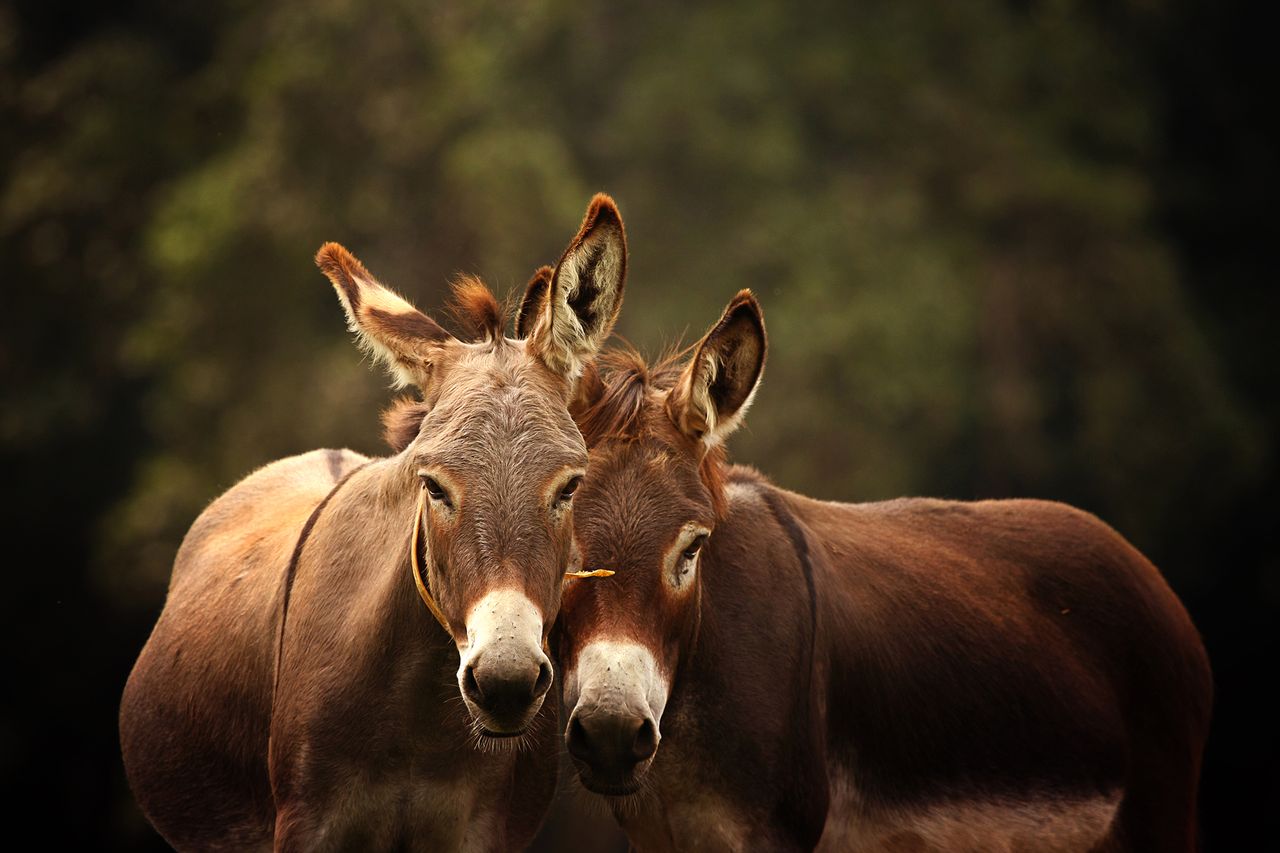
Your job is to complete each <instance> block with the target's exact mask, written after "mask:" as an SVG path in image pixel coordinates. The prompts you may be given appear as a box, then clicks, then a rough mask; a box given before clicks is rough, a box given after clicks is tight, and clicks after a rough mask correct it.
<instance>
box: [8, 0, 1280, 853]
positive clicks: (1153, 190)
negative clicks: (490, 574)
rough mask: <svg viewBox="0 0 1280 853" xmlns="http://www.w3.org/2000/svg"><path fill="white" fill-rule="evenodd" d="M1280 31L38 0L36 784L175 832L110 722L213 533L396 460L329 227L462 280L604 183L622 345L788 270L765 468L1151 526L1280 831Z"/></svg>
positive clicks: (670, 9) (1163, 21)
mask: <svg viewBox="0 0 1280 853" xmlns="http://www.w3.org/2000/svg"><path fill="white" fill-rule="evenodd" d="M1272 41H1273V36H1272V33H1271V31H1270V30H1269V29H1267V28H1265V27H1262V26H1261V25H1260V24H1259V22H1258V21H1257V20H1255V19H1254V17H1253V16H1251V15H1249V14H1248V13H1247V12H1246V11H1245V9H1244V7H1243V6H1242V5H1237V4H1232V3H1215V2H1199V1H1198V0H1188V2H1175V3H1167V4H1165V3H1151V2H1138V1H1137V0H1119V2H1089V3H1071V2H988V0H967V2H964V3H950V4H946V3H928V4H914V3H904V2H857V3H854V2H840V3H830V4H813V5H800V4H794V3H790V2H783V1H782V0H777V2H768V3H741V2H739V3H709V4H700V5H699V6H698V7H697V8H696V9H694V8H690V7H689V5H688V4H683V3H660V2H654V3H646V4H638V5H635V6H627V7H624V6H622V5H621V4H609V3H593V2H532V3H520V4H508V3H484V2H465V3H464V2H456V3H443V4H421V3H409V2H403V3H387V4H376V5H375V4H368V3H359V2H346V0H318V2H306V3H303V2H277V3H270V4H268V3H252V2H209V3H203V4H180V3H170V2H161V0H136V2H125V3H119V4H106V3H97V2H95V3H83V4H76V3H70V4H68V3H61V4H57V3H40V2H26V0H22V1H21V2H16V3H14V2H3V3H0V109H2V110H3V114H2V115H0V150H2V151H3V161H2V162H3V176H2V178H0V248H2V249H3V276H2V281H3V283H2V284H0V294H2V295H3V300H2V304H3V310H2V311H0V378H2V380H3V384H2V385H0V463H2V469H0V470H3V472H4V478H3V483H4V489H3V505H2V506H0V514H2V517H3V518H4V525H5V530H6V534H5V537H4V541H5V555H6V556H5V559H4V563H5V576H6V577H5V588H4V594H3V596H2V599H3V601H4V603H5V613H4V618H3V631H4V634H3V635H0V639H2V640H3V641H4V645H5V649H6V658H7V661H8V665H9V669H10V672H9V673H8V677H7V678H6V679H5V686H6V691H5V693H6V698H5V701H4V704H3V707H4V716H3V720H2V722H0V756H2V757H3V761H4V765H3V768H4V780H5V784H6V786H8V787H9V788H10V789H11V790H10V791H9V792H8V794H7V796H6V798H5V802H6V805H7V806H9V807H10V809H11V812H12V813H13V814H15V815H17V816H18V817H19V819H21V818H22V817H27V816H29V817H30V819H32V820H34V819H35V818H36V817H37V816H40V817H42V818H43V819H44V822H43V823H41V824H40V826H42V827H45V828H46V830H47V831H48V832H49V833H50V834H51V837H52V838H54V839H56V840H57V841H58V842H61V843H66V844H75V845H79V846H86V847H90V848H95V849H101V848H107V847H116V848H122V849H150V848H154V847H156V846H157V845H158V844H159V842H158V839H157V838H156V836H155V835H154V834H153V833H151V831H150V830H149V829H148V827H147V825H146V824H145V822H144V821H143V819H142V818H141V816H140V814H139V813H138V812H137V809H136V807H134V806H133V804H132V799H131V798H130V796H129V793H128V790H127V787H126V785H125V782H124V778H123V774H122V771H121V767H120V763H119V752H118V747H117V742H116V720H115V715H116V709H117V703H118V699H119V695H120V691H121V688H122V685H123V683H124V680H125V678H126V676H127V674H128V671H129V668H130V666H131V664H132V661H133V659H134V656H135V655H136V654H137V651H138V649H139V648H140V647H141V645H142V643H143V642H144V641H145V639H146V637H147V633H148V631H149V630H150V626H151V625H152V623H153V622H154V620H155V617H156V616H157V614H158V612H159V609H160V607H161V605H162V603H163V597H164V589H165V583H166V578H167V574H168V569H169V566H170V563H171V561H172V557H173V553H174V551H175V549H176V547H177V544H178V542H179V541H180V539H181V537H182V534H183V532H184V531H185V530H186V528H187V526H188V525H189V524H190V523H191V521H192V520H193V519H194V518H195V516H196V515H197V514H198V513H199V512H200V510H201V508H202V507H203V506H204V505H205V504H206V503H207V502H208V501H210V500H211V499H212V498H213V497H214V496H216V495H217V494H218V493H220V492H221V491H223V490H224V489H226V488H228V487H229V486H231V485H232V484H234V483H235V482H236V480H238V479H239V478H240V477H242V476H243V475H245V474H246V473H248V472H249V471H250V470H252V469H253V468H254V467H256V466H258V465H260V464H262V463H264V462H267V461H269V460H271V459H274V458H278V457H280V456H284V455H289V454H293V453H296V452H300V451H303V450H307V449H310V448H313V447H317V446H331V447H337V446H349V447H352V448H354V449H357V450H360V451H362V452H366V453H369V452H379V451H380V442H379V439H378V425H377V413H378V410H379V408H380V407H381V406H382V405H383V404H384V403H385V402H386V401H387V399H388V398H389V396H390V395H389V392H387V391H386V390H385V382H384V379H383V377H382V376H381V375H379V374H377V373H374V372H371V371H370V370H369V365H368V364H367V363H365V362H364V361H362V359H361V357H360V356H359V354H358V352H357V351H356V350H355V348H354V347H353V346H352V345H351V342H350V340H349V336H348V335H347V333H346V332H345V331H344V329H343V320H342V317H341V314H340V311H339V307H338V305H337V303H336V301H335V299H334V297H333V295H332V292H331V290H330V287H329V285H328V284H327V282H325V280H324V279H323V278H322V277H321V276H320V275H319V274H318V273H317V272H316V270H315V269H314V267H313V266H312V263H311V256H312V254H313V253H314V252H315V250H316V248H317V247H318V246H319V245H320V243H321V242H323V241H324V240H340V241H341V242H343V243H344V244H346V245H347V246H348V247H349V248H351V249H352V250H354V251H355V252H356V253H357V254H359V255H360V257H361V258H362V259H363V260H364V261H365V262H366V263H367V264H368V265H369V266H370V268H371V269H372V270H373V271H374V273H375V274H376V275H378V276H379V277H380V278H382V279H383V280H384V281H386V282H388V283H390V284H391V285H393V286H395V287H397V288H398V289H400V290H401V291H402V292H404V293H406V294H407V295H409V296H410V297H411V298H413V299H414V300H415V301H416V302H417V304H418V305H419V306H420V307H422V308H424V309H425V310H427V311H429V312H438V310H439V308H440V305H441V302H442V301H443V293H444V286H445V283H446V281H447V280H448V278H449V277H450V276H451V275H452V274H454V273H455V272H457V271H469V272H474V273H478V274H481V275H483V276H484V277H485V278H486V279H487V280H488V281H489V282H490V284H491V285H493V286H494V287H495V288H496V289H497V290H498V291H499V292H505V291H507V290H509V289H512V288H515V287H518V286H519V285H520V284H522V283H523V282H524V281H525V279H526V278H527V276H528V274H529V273H530V272H531V271H532V270H533V269H534V267H536V266H537V265H538V264H541V263H546V262H550V261H553V260H554V259H555V257H556V256H557V255H558V253H559V251H560V250H561V248H562V247H563V245H564V244H565V242H566V241H567V240H568V238H569V237H570V236H571V234H572V232H573V231H574V229H575V227H576V226H577V223H578V221H579V217H580V216H581V212H582V209H583V207H584V206H585V204H586V202H587V200H588V198H589V197H590V195H591V193H592V192H594V191H596V190H606V191H608V192H610V193H612V194H613V195H614V196H615V198H616V199H617V200H618V203H619V204H620V206H621V208H622V211H623V214H624V216H625V217H626V221H627V225H628V233H629V237H630V243H631V249H632V263H631V268H630V277H629V283H628V293H627V303H626V306H625V309H624V311H623V320H622V323H621V326H620V331H621V332H622V333H623V334H624V335H625V336H626V337H628V338H629V339H631V340H633V341H635V342H636V343H638V344H639V345H641V346H642V347H644V348H646V349H648V350H649V351H655V350H657V349H658V348H660V347H661V346H662V345H663V344H664V343H665V342H669V341H671V340H673V339H675V338H679V337H680V336H681V335H682V334H684V333H686V332H688V333H690V334H692V333H697V332H699V331H700V330H702V329H703V328H705V327H706V326H707V325H708V324H710V323H711V322H712V321H713V320H714V319H715V318H716V316H717V315H718V312H719V310H720V308H721V307H722V306H723V304H724V302H725V301H726V300H727V299H728V297H729V296H730V295H731V294H732V293H733V292H735V291H736V290H737V289H738V288H740V287H751V288H753V289H754V290H755V291H756V293H757V294H758V295H759V296H760V297H761V301H762V303H763V305H764V308H765V313H766V317H767V321H768V324H769V331H770V336H771V343H772V347H771V353H770V364H769V367H768V370H767V371H766V381H765V385H764V387H763V390H762V391H761V393H760V395H759V396H758V397H757V399H756V404H755V407H754V409H753V410H752V412H751V415H750V417H749V420H748V428H747V429H746V430H744V431H743V432H742V433H741V434H740V435H739V436H738V437H736V438H735V439H734V454H735V457H736V458H737V459H738V460H741V461H746V462H750V463H753V464H755V465H757V466H758V467H760V468H761V469H762V470H764V471H765V472H766V473H768V474H769V475H771V476H772V477H773V478H774V479H775V480H776V481H777V482H778V483H780V484H781V485H784V486H787V487H789V488H794V489H798V490H801V491H805V492H808V493H810V494H813V495H817V496H822V497H831V498H841V499H845V500H874V499H880V498H888V497H894V496H898V495H902V494H930V495H939V496H949V497H955V498H981V497H1004V496H1038V497H1046V498H1056V499H1060V500H1065V501H1068V502H1071V503H1074V504H1076V505H1079V506H1082V507H1085V508H1087V509H1090V510H1092V511H1094V512H1096V513H1098V514H1099V515H1101V516H1102V517H1103V518H1105V519H1106V520H1108V521H1109V522H1111V523H1112V524H1113V525H1115V526H1116V527H1117V528H1118V529H1119V530H1120V531H1121V532H1122V533H1123V534H1125V535H1126V536H1127V537H1129V538H1130V539H1131V540H1132V541H1133V542H1134V543H1135V544H1136V545H1137V546H1138V547H1139V548H1141V549H1142V550H1143V551H1145V552H1146V553H1147V554H1148V555H1149V556H1151V557H1152V559H1154V560H1155V561H1156V563H1157V564H1158V565H1160V566H1161V567H1162V569H1163V570H1164V572H1165V573H1166V575H1167V576H1168V578H1169V581H1170V583H1171V584H1172V585H1173V586H1174V588H1175V589H1176V590H1177V591H1178V593H1179V594H1180V595H1181V596H1182V598H1183V600H1184V601H1185V602H1186V604H1187V607H1188V609H1189V610H1190V611H1191V613H1192V615H1193V617H1194V618H1195V620H1196V623H1197V624H1198V625H1199V627H1200V629H1201V631H1202V632H1203V634H1204V637H1205V641H1206V643H1207V645H1208V647H1209V652H1210V656H1211V658H1212V661H1213V666H1214V671H1215V676H1216V680H1217V706H1216V718H1215V724H1214V729H1213V734H1212V738H1211V740H1210V744H1209V750H1208V755H1207V761H1206V766H1205V773H1204V780H1203V794H1202V816H1203V834H1204V839H1205V847H1206V849H1209V850H1238V849H1248V848H1249V847H1251V846H1253V844H1254V843H1256V842H1257V841H1259V840H1260V839H1263V838H1267V837H1275V835H1276V832H1277V830H1280V821H1278V820H1277V817H1276V815H1277V814H1280V812H1277V810H1276V809H1275V807H1274V806H1275V803H1276V802H1277V801H1278V800H1280V785H1278V784H1277V774H1276V773H1275V770H1274V762H1275V759H1276V753H1277V751H1276V749H1275V734H1274V731H1275V723H1276V710H1277V709H1276V705H1275V703H1274V701H1273V700H1270V699H1267V698H1264V696H1266V695H1267V694H1268V693H1269V692H1270V689H1271V688H1272V687H1273V685H1272V684H1271V683H1270V682H1271V681H1272V680H1273V679H1274V676H1275V673H1276V662H1275V652H1276V650H1277V643H1276V633H1275V631H1274V630H1273V620H1274V618H1275V616H1276V614H1277V613H1278V612H1280V570H1278V565H1277V563H1278V560H1277V550H1276V544H1277V543H1276V535H1275V532H1274V531H1275V529H1276V517H1277V513H1278V512H1280V494H1278V484H1280V478H1277V476H1276V475H1277V441H1276V438H1277V434H1278V432H1277V427H1278V426H1280V423H1278V419H1280V408H1278V407H1277V400H1278V396H1277V393H1276V388H1277V364H1280V351H1278V350H1280V347H1278V346H1277V344H1276V339H1277V335H1276V333H1275V332H1274V331H1273V330H1272V326H1273V324H1274V323H1275V320H1276V316H1277V310H1276V309H1277V308H1278V307H1280V304H1278V303H1280V299H1278V297H1277V288H1276V275H1275V272H1274V266H1273V258H1272V253H1273V252H1274V249H1275V247H1276V245H1277V240H1276V238H1277V236H1278V235H1277V230H1278V229H1277V216H1276V212H1275V211H1276V203H1275V199H1274V194H1275V192H1276V189H1277V180H1276V178H1277V159H1278V158H1277V152H1278V150H1280V149H1278V148H1277V141H1278V140H1277V132H1276V109H1275V100H1274V89H1273V88H1272V87H1267V88H1264V85H1263V81H1264V80H1265V79H1269V77H1270V76H1271V75H1270V74H1268V73H1267V72H1268V71H1269V70H1273V69H1271V68H1269V67H1268V66H1271V65H1274V62H1273V61H1272V59H1271V57H1273V56H1274V48H1273V45H1272V43H1271V42H1272ZM565 808H568V806H565ZM601 826H607V822H606V823H603V824H602V823H601V822H599V821H598V820H597V821H594V822H593V821H590V820H587V819H585V818H580V817H570V818H561V819H559V820H558V821H557V822H556V823H555V824H554V825H553V827H552V831H553V832H554V833H558V834H557V835H555V836H554V837H553V839H552V841H550V842H548V845H547V846H549V847H555V846H559V845H568V844H569V843H570V839H571V838H573V837H574V836H580V837H581V836H587V835H590V836H592V837H595V835H596V834H597V833H599V832H600V827H601ZM580 842H581V838H579V839H578V840H577V841H574V842H573V843H575V844H578V843H580Z"/></svg>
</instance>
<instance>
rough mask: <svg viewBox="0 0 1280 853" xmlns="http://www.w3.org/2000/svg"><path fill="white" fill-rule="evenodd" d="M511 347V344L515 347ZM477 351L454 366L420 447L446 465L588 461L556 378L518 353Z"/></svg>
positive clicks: (542, 464)
mask: <svg viewBox="0 0 1280 853" xmlns="http://www.w3.org/2000/svg"><path fill="white" fill-rule="evenodd" d="M508 347H512V345H511V344H508ZM515 355H516V357H514V358H513V357H510V356H508V357H507V358H503V357H502V353H498V354H493V355H487V354H481V355H473V356H471V357H469V358H467V359H465V360H463V361H462V362H461V363H459V364H456V365H453V366H452V367H451V369H450V370H449V372H448V373H447V375H446V376H445V377H444V381H443V382H442V388H441V390H440V394H439V397H438V398H437V399H436V403H435V406H434V407H433V408H432V410H431V413H430V415H428V417H427V419H426V424H425V427H426V428H425V429H424V430H423V435H422V440H421V442H420V444H419V452H420V453H421V454H422V455H423V456H427V457H431V458H432V460H433V461H436V462H438V463H441V464H449V463H450V462H453V463H456V464H459V465H463V466H465V467H471V463H484V464H492V463H494V462H514V463H517V464H526V465H533V466H536V467H562V466H564V465H568V464H578V465H582V464H585V462H586V445H585V443H584V442H583V440H582V435H581V433H579V431H578V428H577V426H575V425H574V423H573V419H572V418H571V417H570V416H569V412H568V409H567V406H566V401H565V392H564V389H563V388H562V387H561V386H560V384H559V383H558V382H557V380H556V379H555V377H552V376H550V375H548V373H547V371H546V370H545V369H541V370H540V369H539V367H538V365H536V364H531V363H526V362H532V361H533V359H531V358H529V357H527V356H523V354H522V353H516V354H515Z"/></svg>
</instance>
